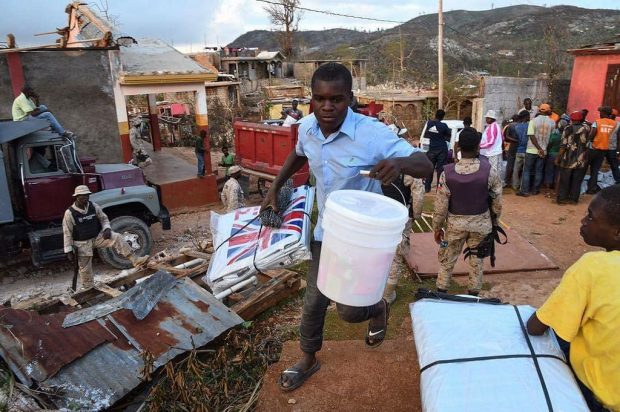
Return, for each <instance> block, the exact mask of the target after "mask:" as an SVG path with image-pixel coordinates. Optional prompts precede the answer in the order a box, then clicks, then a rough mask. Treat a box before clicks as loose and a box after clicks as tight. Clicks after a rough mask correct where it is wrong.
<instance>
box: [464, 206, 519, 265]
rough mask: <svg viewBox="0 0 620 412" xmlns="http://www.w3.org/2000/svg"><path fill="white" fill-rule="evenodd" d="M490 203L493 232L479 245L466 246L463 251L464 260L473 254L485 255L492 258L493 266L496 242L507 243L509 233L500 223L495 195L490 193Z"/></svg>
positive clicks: (482, 257) (481, 257)
mask: <svg viewBox="0 0 620 412" xmlns="http://www.w3.org/2000/svg"><path fill="white" fill-rule="evenodd" d="M488 203H489V213H490V214H491V225H492V229H491V233H489V234H488V235H486V236H485V238H484V239H482V241H481V242H480V243H479V244H478V246H476V247H474V248H469V247H467V248H465V250H464V251H463V255H464V256H463V260H465V259H467V258H468V257H470V256H471V255H474V256H476V257H478V258H480V259H484V258H485V257H489V258H490V260H491V267H492V268H494V267H495V242H497V243H499V244H500V245H505V244H506V243H508V235H507V234H506V232H505V231H504V229H502V227H501V226H500V225H499V222H498V219H497V215H496V214H495V213H494V212H493V207H492V206H493V197H492V196H491V194H489V197H488ZM500 234H502V235H504V241H503V242H502V241H501V238H500V236H499V235H500Z"/></svg>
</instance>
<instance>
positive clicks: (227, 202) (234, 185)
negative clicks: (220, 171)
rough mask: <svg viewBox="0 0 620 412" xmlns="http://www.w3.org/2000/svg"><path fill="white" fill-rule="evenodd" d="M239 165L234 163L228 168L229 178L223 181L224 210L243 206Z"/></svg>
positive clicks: (243, 199) (229, 210) (228, 210)
mask: <svg viewBox="0 0 620 412" xmlns="http://www.w3.org/2000/svg"><path fill="white" fill-rule="evenodd" d="M242 171H243V169H241V167H240V166H237V165H234V166H231V167H230V168H229V169H228V173H229V178H228V180H227V181H226V183H224V188H223V189H222V195H221V196H222V203H224V206H226V212H227V213H229V212H232V211H233V210H236V209H239V208H241V207H245V198H244V195H243V189H242V188H241V185H240V184H239V181H238V179H239V177H240V176H241V172H242Z"/></svg>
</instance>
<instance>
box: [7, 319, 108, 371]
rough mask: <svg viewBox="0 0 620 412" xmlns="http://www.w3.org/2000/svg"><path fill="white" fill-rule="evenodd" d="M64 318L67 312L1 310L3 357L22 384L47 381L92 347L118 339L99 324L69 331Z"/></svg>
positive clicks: (86, 324)
mask: <svg viewBox="0 0 620 412" xmlns="http://www.w3.org/2000/svg"><path fill="white" fill-rule="evenodd" d="M64 317H65V314H64V313H58V314H52V315H39V314H38V313H37V312H34V311H27V310H17V309H10V308H1V309H0V326H1V327H0V355H2V357H3V358H4V359H5V360H6V361H7V363H9V364H10V365H11V367H12V369H13V370H14V372H15V374H16V375H17V376H18V377H19V379H20V380H21V381H22V382H27V383H30V382H31V380H35V381H37V382H41V381H44V380H45V379H48V378H50V377H52V376H54V375H55V374H56V373H57V372H58V371H59V370H60V369H61V368H62V367H63V366H65V365H67V364H69V363H71V362H73V361H74V360H76V359H78V358H80V357H82V356H84V355H85V354H87V353H88V352H90V351H91V350H92V349H93V348H96V347H97V346H99V345H101V344H102V343H105V342H109V341H112V340H115V339H116V338H115V336H114V335H113V334H111V333H110V332H109V331H108V330H106V329H105V328H103V327H102V326H101V325H100V324H99V323H97V322H87V323H84V324H82V325H79V326H78V327H76V328H73V329H71V331H67V330H66V329H63V328H62V321H63V319H64Z"/></svg>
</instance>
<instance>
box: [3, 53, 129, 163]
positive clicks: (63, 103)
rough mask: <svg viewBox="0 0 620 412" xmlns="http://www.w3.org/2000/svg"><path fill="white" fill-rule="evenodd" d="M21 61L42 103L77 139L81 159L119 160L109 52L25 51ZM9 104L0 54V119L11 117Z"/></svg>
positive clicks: (119, 152)
mask: <svg viewBox="0 0 620 412" xmlns="http://www.w3.org/2000/svg"><path fill="white" fill-rule="evenodd" d="M20 59H21V64H22V67H23V72H24V78H25V80H26V82H27V83H29V84H30V85H31V86H32V87H33V88H34V90H35V91H36V92H37V93H38V94H39V96H40V99H41V100H40V103H41V104H45V105H46V106H47V107H48V108H49V109H50V111H51V112H52V113H53V114H54V115H55V116H56V118H57V119H58V120H59V121H60V123H61V124H62V125H63V126H64V127H65V128H66V129H68V130H71V131H72V132H74V133H75V134H76V135H77V136H78V139H77V141H78V143H77V147H78V153H79V155H80V156H85V155H87V156H93V157H96V158H97V161H98V162H100V163H102V162H120V161H122V155H121V146H120V140H119V129H118V121H117V116H116V107H115V101H114V91H113V88H114V83H113V79H112V75H111V73H110V58H109V52H108V50H74V51H64V50H50V51H26V52H21V53H20ZM12 104H13V96H12V92H11V81H10V79H9V78H8V70H7V69H6V56H2V55H0V117H3V118H5V117H11V106H12Z"/></svg>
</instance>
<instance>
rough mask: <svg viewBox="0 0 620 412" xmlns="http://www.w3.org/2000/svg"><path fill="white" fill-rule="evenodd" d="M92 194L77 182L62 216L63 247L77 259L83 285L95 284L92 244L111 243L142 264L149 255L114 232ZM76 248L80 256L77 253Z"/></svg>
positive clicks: (135, 263) (95, 245)
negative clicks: (139, 252)
mask: <svg viewBox="0 0 620 412" xmlns="http://www.w3.org/2000/svg"><path fill="white" fill-rule="evenodd" d="M90 194H91V191H90V190H89V189H88V186H84V185H80V186H77V187H76V188H75V191H74V192H73V198H74V199H75V201H74V203H73V205H71V206H70V207H69V209H67V210H66V211H65V216H64V218H63V219H62V230H63V235H64V250H65V253H66V254H67V258H68V259H69V260H70V261H73V259H77V260H78V267H79V273H80V279H81V281H82V286H81V288H82V289H89V288H92V287H93V286H94V276H93V267H92V261H93V248H108V247H112V248H114V249H115V250H116V251H117V252H118V253H119V254H120V255H122V256H125V257H126V258H128V259H129V261H130V262H131V263H132V264H133V266H134V267H137V266H140V265H143V264H144V263H146V261H147V260H148V259H149V257H148V256H141V257H137V256H135V255H134V254H133V251H132V250H131V248H130V247H129V245H128V244H127V242H125V241H124V240H123V238H122V237H121V235H120V234H118V233H116V232H112V228H111V227H110V221H109V220H108V217H107V216H106V214H105V213H103V210H101V207H99V205H98V204H96V203H93V202H90V201H89V196H90ZM74 250H75V251H77V256H74Z"/></svg>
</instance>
